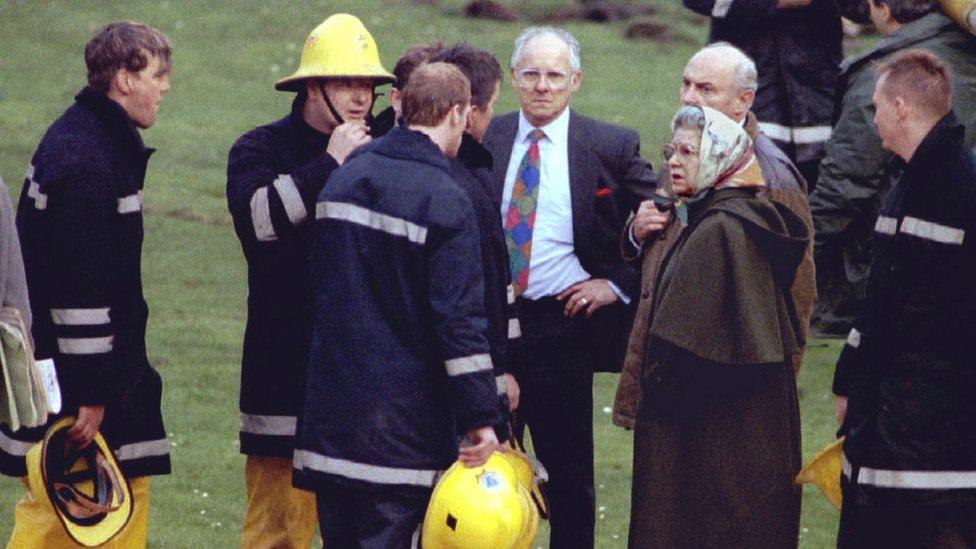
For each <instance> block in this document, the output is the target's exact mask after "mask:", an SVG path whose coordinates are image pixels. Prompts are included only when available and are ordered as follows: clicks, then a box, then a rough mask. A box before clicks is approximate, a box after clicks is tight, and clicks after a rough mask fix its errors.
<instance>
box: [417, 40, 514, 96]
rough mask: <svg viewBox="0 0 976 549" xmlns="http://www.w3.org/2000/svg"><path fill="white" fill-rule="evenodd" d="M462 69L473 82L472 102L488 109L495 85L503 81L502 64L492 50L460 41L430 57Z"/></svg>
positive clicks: (432, 59)
mask: <svg viewBox="0 0 976 549" xmlns="http://www.w3.org/2000/svg"><path fill="white" fill-rule="evenodd" d="M430 60H431V61H432V62H436V61H443V62H445V63H450V64H452V65H454V66H455V67H457V68H459V69H461V72H463V73H464V76H467V77H468V81H470V82H471V104H472V105H475V106H477V107H478V108H479V109H482V110H484V109H487V108H488V102H489V101H491V96H492V94H494V93H495V86H497V85H498V83H499V82H501V81H502V66H501V65H500V64H499V63H498V60H497V59H495V56H494V55H492V54H491V52H488V51H485V50H480V49H478V48H475V47H473V46H469V45H468V44H465V43H464V42H460V43H458V44H455V45H453V46H451V47H450V48H447V49H444V50H442V51H441V52H440V53H438V54H437V55H435V56H433V57H431V58H430Z"/></svg>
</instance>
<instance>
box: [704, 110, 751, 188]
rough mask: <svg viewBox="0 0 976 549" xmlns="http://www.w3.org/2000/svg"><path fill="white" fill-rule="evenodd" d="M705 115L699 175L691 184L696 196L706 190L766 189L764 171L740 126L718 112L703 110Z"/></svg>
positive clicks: (744, 131) (747, 136)
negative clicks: (727, 188) (760, 167)
mask: <svg viewBox="0 0 976 549" xmlns="http://www.w3.org/2000/svg"><path fill="white" fill-rule="evenodd" d="M701 110H702V112H704V113H705V127H704V128H703V129H702V134H701V145H699V153H698V175H697V176H696V177H695V181H694V182H693V183H692V186H693V187H694V193H693V195H698V194H701V192H702V191H704V190H705V189H710V188H713V187H714V188H716V189H722V188H726V187H764V186H766V183H765V182H764V181H763V179H762V172H761V170H760V169H759V163H758V162H757V161H756V155H755V154H754V153H753V149H752V140H751V139H749V135H748V134H747V133H746V130H745V129H744V128H743V127H742V125H741V124H737V123H736V122H734V121H733V120H732V119H730V118H729V117H727V116H725V115H724V114H722V113H720V112H719V111H717V110H715V109H711V108H708V107H701Z"/></svg>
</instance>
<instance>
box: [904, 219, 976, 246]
mask: <svg viewBox="0 0 976 549" xmlns="http://www.w3.org/2000/svg"><path fill="white" fill-rule="evenodd" d="M901 232H903V233H905V234H910V235H912V236H917V237H919V238H924V239H925V240H932V241H933V242H940V243H942V244H962V240H963V238H965V237H966V231H964V230H962V229H957V228H955V227H948V226H946V225H939V224H938V223H932V222H931V221H925V220H924V219H918V218H916V217H909V216H907V215H906V216H905V219H902V221H901Z"/></svg>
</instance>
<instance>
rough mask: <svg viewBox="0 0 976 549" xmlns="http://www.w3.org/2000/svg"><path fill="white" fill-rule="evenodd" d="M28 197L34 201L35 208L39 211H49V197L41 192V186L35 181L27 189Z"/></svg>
mask: <svg viewBox="0 0 976 549" xmlns="http://www.w3.org/2000/svg"><path fill="white" fill-rule="evenodd" d="M27 196H29V197H31V198H33V199H34V207H35V208H37V209H38V210H45V209H47V195H46V194H44V193H42V192H41V186H40V185H38V184H37V181H34V180H33V179H31V182H30V185H29V186H28V187H27Z"/></svg>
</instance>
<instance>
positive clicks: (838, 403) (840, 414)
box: [834, 396, 847, 426]
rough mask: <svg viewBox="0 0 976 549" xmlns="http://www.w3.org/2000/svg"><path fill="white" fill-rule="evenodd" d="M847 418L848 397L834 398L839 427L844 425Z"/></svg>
mask: <svg viewBox="0 0 976 549" xmlns="http://www.w3.org/2000/svg"><path fill="white" fill-rule="evenodd" d="M845 417H847V397H846V396H837V397H835V398H834V418H835V419H836V420H837V425H838V426H840V425H843V424H844V418H845Z"/></svg>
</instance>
